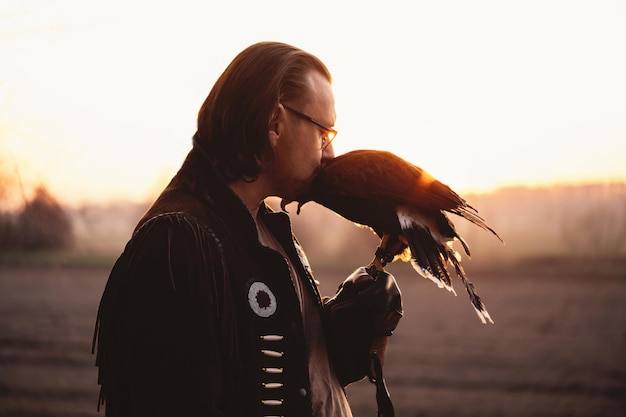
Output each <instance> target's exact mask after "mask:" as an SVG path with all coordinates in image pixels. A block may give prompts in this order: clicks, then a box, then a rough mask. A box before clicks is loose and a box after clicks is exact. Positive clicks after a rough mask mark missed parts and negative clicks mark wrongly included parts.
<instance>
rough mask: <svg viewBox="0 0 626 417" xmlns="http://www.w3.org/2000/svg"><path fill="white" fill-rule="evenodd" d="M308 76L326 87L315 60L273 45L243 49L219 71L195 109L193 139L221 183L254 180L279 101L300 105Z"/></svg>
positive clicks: (290, 48)
mask: <svg viewBox="0 0 626 417" xmlns="http://www.w3.org/2000/svg"><path fill="white" fill-rule="evenodd" d="M311 70H315V71H318V72H320V73H321V74H322V75H324V76H325V77H326V78H327V79H328V81H329V82H331V81H332V78H331V75H330V72H329V71H328V68H326V66H325V65H324V63H323V62H322V61H321V60H320V59H318V58H317V57H315V56H314V55H312V54H310V53H308V52H305V51H303V50H301V49H298V48H296V47H294V46H291V45H287V44H284V43H279V42H260V43H257V44H254V45H252V46H249V47H248V48H246V49H244V50H243V51H242V52H241V53H239V55H237V56H236V57H235V59H234V60H233V61H232V62H231V63H230V65H229V66H228V67H227V68H226V70H224V72H223V73H222V75H221V76H220V77H219V79H218V80H217V82H216V83H215V85H214V86H213V89H212V90H211V92H210V93H209V95H208V97H207V98H206V100H205V101H204V104H203V105H202V107H201V108H200V111H199V113H198V130H197V132H196V134H195V136H194V138H195V141H196V143H197V144H198V145H199V146H201V147H202V148H203V150H204V151H205V153H206V154H207V155H208V156H209V159H211V161H212V163H213V166H214V167H215V169H216V170H217V172H218V173H219V174H220V175H221V176H222V178H223V179H224V180H225V181H226V182H232V181H235V180H238V179H244V180H248V181H251V180H254V179H256V178H257V177H258V175H259V174H260V171H261V166H260V160H261V154H262V152H263V151H264V149H265V148H266V147H267V146H269V145H268V142H269V139H268V137H269V134H268V132H269V127H270V120H271V118H272V116H273V114H274V111H275V110H276V108H277V106H278V103H279V102H281V101H286V102H289V101H291V102H293V103H298V102H301V101H302V100H303V99H304V97H303V96H304V95H305V94H306V92H307V84H306V82H305V80H306V75H307V74H308V73H309V72H310V71H311Z"/></svg>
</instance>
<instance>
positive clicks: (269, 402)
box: [261, 400, 283, 406]
mask: <svg viewBox="0 0 626 417" xmlns="http://www.w3.org/2000/svg"><path fill="white" fill-rule="evenodd" d="M261 404H263V405H271V406H277V405H283V400H261Z"/></svg>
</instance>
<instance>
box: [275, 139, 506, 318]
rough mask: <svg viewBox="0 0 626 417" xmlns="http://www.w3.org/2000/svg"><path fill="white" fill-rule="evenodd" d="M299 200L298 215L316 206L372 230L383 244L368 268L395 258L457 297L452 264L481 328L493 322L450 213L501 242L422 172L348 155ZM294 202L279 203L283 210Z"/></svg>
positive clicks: (360, 153) (384, 158)
mask: <svg viewBox="0 0 626 417" xmlns="http://www.w3.org/2000/svg"><path fill="white" fill-rule="evenodd" d="M296 201H297V202H298V210H297V213H298V214H299V213H300V209H301V207H302V205H304V204H305V203H307V202H309V201H314V202H316V203H318V204H321V205H322V206H325V207H326V208H328V209H330V210H332V211H334V212H336V213H337V214H339V215H340V216H342V217H344V218H346V219H348V220H351V221H352V222H354V223H357V224H358V225H362V226H366V227H368V228H370V229H372V230H373V231H374V232H375V233H376V234H377V235H378V236H379V237H380V238H381V243H380V246H379V247H378V249H377V250H376V252H375V256H374V259H373V261H372V263H371V264H370V265H369V267H373V268H376V269H378V270H380V271H383V270H384V267H385V265H387V264H388V263H390V262H393V261H395V260H396V259H402V260H403V261H405V262H409V261H410V262H411V264H412V265H413V268H414V269H415V270H416V271H417V272H418V273H419V274H420V275H422V276H423V277H424V278H428V279H431V280H432V281H434V282H435V283H436V284H437V285H438V286H439V287H440V288H446V289H448V290H449V291H451V292H453V293H454V294H455V295H456V292H455V291H454V288H453V287H452V282H451V280H450V273H449V272H448V264H450V265H452V267H453V268H454V270H455V271H456V274H457V276H458V277H459V278H460V280H461V281H462V282H463V284H464V286H465V289H466V290H467V293H468V294H469V297H470V301H471V303H472V305H473V307H474V309H475V311H476V313H477V314H478V317H479V318H480V320H481V321H482V323H483V324H485V323H487V321H489V322H490V323H493V320H492V319H491V316H490V315H489V313H488V312H487V309H486V308H485V305H484V304H483V302H482V301H481V299H480V297H479V296H478V294H476V291H475V290H474V285H473V284H472V282H471V281H470V280H469V278H468V277H467V274H466V273H465V271H464V269H463V265H462V264H461V255H460V254H459V253H458V252H457V251H456V250H455V249H454V247H453V243H454V242H455V241H459V242H460V244H461V245H462V246H463V249H464V251H465V253H466V254H467V255H468V256H470V250H469V247H468V245H467V243H466V242H465V241H464V240H463V238H461V236H459V234H458V233H457V232H456V230H455V228H454V225H453V223H452V222H451V221H450V220H449V218H448V216H447V215H446V212H447V213H453V214H455V215H457V216H460V217H463V218H465V219H466V220H469V221H470V222H472V223H474V224H475V225H477V226H479V227H481V228H483V229H485V230H487V231H489V232H491V233H493V234H494V235H495V236H496V237H497V238H498V239H500V241H502V239H501V238H500V237H499V236H498V234H497V233H496V232H495V231H494V230H493V229H491V228H490V227H489V226H487V224H486V223H485V221H484V219H483V218H482V217H480V216H479V215H478V212H477V211H476V210H475V209H474V208H473V207H471V206H470V205H468V204H467V202H466V201H465V200H464V199H462V198H461V197H459V195H458V194H457V193H456V192H454V191H453V190H452V189H451V188H450V187H448V186H447V185H445V184H443V183H441V182H440V181H438V180H436V179H435V178H433V177H432V176H431V175H430V174H428V173H427V172H426V171H424V170H423V169H421V168H420V167H418V166H415V165H413V164H411V163H410V162H408V161H406V160H404V159H402V158H401V157H399V156H397V155H395V154H393V153H391V152H386V151H378V150H356V151H352V152H348V153H345V154H343V155H340V156H338V157H336V158H335V159H333V160H332V161H330V162H329V163H328V164H326V165H325V166H324V167H323V168H322V169H321V171H320V172H319V174H318V175H316V177H315V179H314V180H313V183H312V185H311V187H310V190H309V191H308V192H307V193H306V194H305V195H302V196H300V197H298V198H297V199H296ZM291 202H292V201H286V200H283V201H281V207H282V209H283V210H285V207H286V205H288V204H289V203H291Z"/></svg>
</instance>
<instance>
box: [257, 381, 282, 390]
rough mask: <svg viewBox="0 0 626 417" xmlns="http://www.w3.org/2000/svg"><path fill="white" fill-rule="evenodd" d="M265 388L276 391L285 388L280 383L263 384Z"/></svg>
mask: <svg viewBox="0 0 626 417" xmlns="http://www.w3.org/2000/svg"><path fill="white" fill-rule="evenodd" d="M262 384H263V388H267V389H275V388H280V387H282V386H283V384H281V383H280V382H263V383H262Z"/></svg>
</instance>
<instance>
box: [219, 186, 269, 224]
mask: <svg viewBox="0 0 626 417" xmlns="http://www.w3.org/2000/svg"><path fill="white" fill-rule="evenodd" d="M228 186H229V187H230V189H231V190H233V192H234V193H235V194H237V196H238V197H239V198H240V199H241V201H242V202H243V204H244V205H245V206H246V208H247V209H248V211H249V212H250V214H251V215H252V217H253V218H254V219H256V214H257V212H258V210H259V206H260V205H261V203H262V202H263V200H265V198H266V197H268V195H269V194H267V193H266V192H265V191H264V188H265V187H264V186H263V182H262V181H261V180H256V181H254V182H245V181H242V180H237V181H234V182H231V183H229V184H228Z"/></svg>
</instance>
